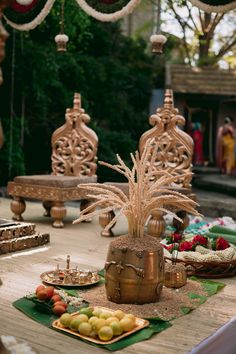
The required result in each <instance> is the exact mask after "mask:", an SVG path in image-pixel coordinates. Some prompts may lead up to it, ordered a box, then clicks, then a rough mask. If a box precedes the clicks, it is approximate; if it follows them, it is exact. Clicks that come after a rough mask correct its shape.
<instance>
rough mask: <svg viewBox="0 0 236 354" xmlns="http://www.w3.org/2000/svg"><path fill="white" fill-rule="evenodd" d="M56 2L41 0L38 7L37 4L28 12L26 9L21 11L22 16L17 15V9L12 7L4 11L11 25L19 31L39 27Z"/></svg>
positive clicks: (53, 0)
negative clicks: (14, 9)
mask: <svg viewBox="0 0 236 354" xmlns="http://www.w3.org/2000/svg"><path fill="white" fill-rule="evenodd" d="M54 2H55V0H39V1H38V2H37V8H36V6H35V7H34V8H32V9H30V11H28V12H27V13H26V12H25V11H19V12H20V14H21V15H20V16H19V15H18V16H17V13H16V11H13V10H12V9H11V8H8V9H6V10H5V12H4V18H5V20H6V21H7V23H8V24H9V25H10V26H11V27H13V28H15V29H17V30H19V31H29V30H32V29H34V28H35V27H37V26H38V25H39V24H40V23H41V22H42V21H43V20H44V19H45V17H46V16H47V15H48V13H49V12H50V10H51V8H52V6H53V4H54ZM19 6H22V7H23V6H24V5H21V4H19ZM28 6H31V5H28ZM29 15H30V17H31V20H29ZM34 16H35V17H34ZM18 20H19V22H18ZM23 21H25V22H23ZM27 21H29V22H27ZM20 22H23V23H20Z"/></svg>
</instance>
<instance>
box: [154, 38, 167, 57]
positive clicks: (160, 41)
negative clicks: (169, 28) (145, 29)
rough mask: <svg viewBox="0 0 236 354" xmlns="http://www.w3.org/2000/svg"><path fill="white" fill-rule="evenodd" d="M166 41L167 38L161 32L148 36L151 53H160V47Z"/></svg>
mask: <svg viewBox="0 0 236 354" xmlns="http://www.w3.org/2000/svg"><path fill="white" fill-rule="evenodd" d="M166 41H167V38H166V36H164V35H163V34H152V35H151V37H150V42H151V45H152V53H157V54H162V47H163V45H164V44H165V43H166Z"/></svg>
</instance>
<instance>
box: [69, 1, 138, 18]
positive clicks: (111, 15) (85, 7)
mask: <svg viewBox="0 0 236 354" xmlns="http://www.w3.org/2000/svg"><path fill="white" fill-rule="evenodd" d="M76 1H77V3H78V5H79V6H80V7H81V8H82V9H83V10H84V11H85V12H86V13H87V14H88V15H89V16H92V17H94V18H96V19H97V20H99V21H102V22H114V21H117V20H119V19H121V18H122V17H125V16H127V15H129V14H131V13H132V12H133V10H134V8H135V7H136V6H137V5H138V4H139V3H140V1H141V0H130V2H129V3H128V4H127V5H126V6H124V7H123V8H122V9H121V10H119V11H116V12H113V13H109V14H108V13H103V12H99V11H97V10H95V9H94V8H93V7H91V6H90V5H88V3H87V2H86V1H85V0H76Z"/></svg>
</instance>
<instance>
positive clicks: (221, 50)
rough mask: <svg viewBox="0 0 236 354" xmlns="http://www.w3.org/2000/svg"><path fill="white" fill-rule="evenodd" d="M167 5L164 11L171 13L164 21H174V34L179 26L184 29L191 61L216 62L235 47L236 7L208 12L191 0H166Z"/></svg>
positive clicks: (191, 62)
mask: <svg viewBox="0 0 236 354" xmlns="http://www.w3.org/2000/svg"><path fill="white" fill-rule="evenodd" d="M165 6H166V8H165V9H163V10H164V11H163V13H165V11H166V12H167V14H168V16H167V17H166V16H165V17H166V20H167V21H166V22H165V24H166V25H167V24H168V22H169V24H170V22H171V26H172V29H173V30H174V32H175V34H176V32H177V31H178V30H179V33H181V36H182V40H183V46H184V50H185V54H186V62H187V63H188V64H191V65H198V66H208V65H216V64H217V63H218V62H219V60H221V59H222V58H223V57H224V56H225V55H226V54H227V53H229V52H230V51H231V50H233V49H234V47H235V45H236V28H235V23H236V11H230V12H228V13H206V12H204V11H202V10H200V9H198V8H196V7H194V6H192V4H191V3H190V2H189V1H188V0H180V1H174V0H167V2H166V3H165ZM164 27H165V26H163V28H164ZM169 27H170V26H169ZM170 30H171V29H170Z"/></svg>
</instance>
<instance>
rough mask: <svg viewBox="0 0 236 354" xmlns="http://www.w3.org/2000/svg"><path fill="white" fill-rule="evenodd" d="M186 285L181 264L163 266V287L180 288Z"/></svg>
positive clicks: (183, 267) (185, 275) (184, 269)
mask: <svg viewBox="0 0 236 354" xmlns="http://www.w3.org/2000/svg"><path fill="white" fill-rule="evenodd" d="M186 283H187V272H186V268H185V266H184V265H183V264H180V263H178V264H171V263H168V264H166V265H165V282H164V285H165V286H166V287H167V288H175V289H178V288H181V287H182V286H184V285H185V284H186Z"/></svg>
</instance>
